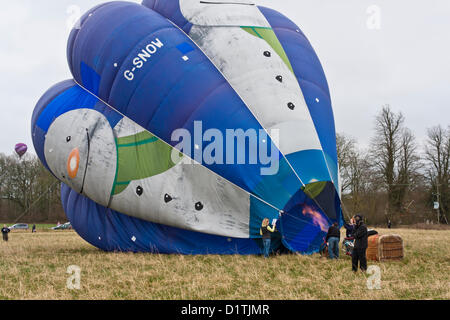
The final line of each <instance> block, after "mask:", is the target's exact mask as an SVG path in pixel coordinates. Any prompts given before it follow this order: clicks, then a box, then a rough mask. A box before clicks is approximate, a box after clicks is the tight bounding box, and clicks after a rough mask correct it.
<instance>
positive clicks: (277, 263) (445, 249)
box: [0, 229, 450, 300]
mask: <svg viewBox="0 0 450 320" xmlns="http://www.w3.org/2000/svg"><path fill="white" fill-rule="evenodd" d="M378 231H379V232H380V233H382V234H385V233H388V232H390V233H398V234H400V235H401V236H402V237H403V239H404V242H405V254H406V257H405V259H404V260H403V261H400V262H389V263H369V265H370V264H377V265H379V266H380V268H381V273H382V274H381V281H382V282H381V290H368V289H367V286H366V280H367V278H368V277H369V275H364V274H362V273H360V272H358V273H357V274H353V273H352V272H351V271H350V269H351V267H350V259H349V258H348V257H342V256H341V259H340V260H338V261H328V260H325V259H321V258H319V256H318V255H312V256H301V255H283V256H274V257H271V258H270V259H269V260H264V259H263V258H261V257H257V256H180V255H153V254H133V253H105V252H102V251H99V250H98V249H96V248H94V247H92V246H91V245H89V244H88V243H86V242H84V241H83V240H82V239H81V238H80V237H79V236H78V235H77V234H76V233H75V232H73V231H56V232H38V233H35V234H31V232H13V233H11V234H10V241H9V242H8V243H5V242H3V241H2V242H1V244H0V245H1V246H0V248H1V249H0V250H1V251H0V299H159V300H162V299H164V300H166V299H195V300H196V299H233V300H234V299H250V300H260V299H277V300H278V299H289V300H297V299H450V272H449V271H450V230H440V231H439V230H431V231H430V230H411V229H393V230H389V231H388V230H383V229H378ZM70 265H78V266H80V267H81V270H82V271H81V289H80V290H69V289H67V288H66V281H67V278H68V277H69V274H67V273H66V270H67V267H68V266H70Z"/></svg>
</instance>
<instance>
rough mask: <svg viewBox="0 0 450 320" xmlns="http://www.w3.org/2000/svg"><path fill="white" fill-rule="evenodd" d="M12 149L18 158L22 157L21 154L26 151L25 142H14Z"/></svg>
mask: <svg viewBox="0 0 450 320" xmlns="http://www.w3.org/2000/svg"><path fill="white" fill-rule="evenodd" d="M14 150H15V151H16V153H17V154H18V155H19V158H22V156H23V155H24V154H25V153H26V152H27V150H28V147H27V145H26V144H25V143H18V144H16V146H15V148H14Z"/></svg>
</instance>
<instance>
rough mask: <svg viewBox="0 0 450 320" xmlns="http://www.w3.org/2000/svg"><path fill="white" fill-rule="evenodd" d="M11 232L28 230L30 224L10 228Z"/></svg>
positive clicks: (18, 224) (20, 224)
mask: <svg viewBox="0 0 450 320" xmlns="http://www.w3.org/2000/svg"><path fill="white" fill-rule="evenodd" d="M8 229H9V230H28V224H26V223H16V224H14V225H12V226H10V227H8Z"/></svg>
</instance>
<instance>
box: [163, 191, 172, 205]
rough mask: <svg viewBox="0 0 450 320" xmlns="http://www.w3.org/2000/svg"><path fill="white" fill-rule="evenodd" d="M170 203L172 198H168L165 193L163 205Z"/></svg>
mask: <svg viewBox="0 0 450 320" xmlns="http://www.w3.org/2000/svg"><path fill="white" fill-rule="evenodd" d="M170 201H172V197H171V196H169V195H168V194H167V193H166V194H165V195H164V202H165V203H168V202H170Z"/></svg>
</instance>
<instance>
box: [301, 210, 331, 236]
mask: <svg viewBox="0 0 450 320" xmlns="http://www.w3.org/2000/svg"><path fill="white" fill-rule="evenodd" d="M302 214H303V215H304V216H305V217H309V218H311V220H312V222H313V224H314V225H316V226H318V227H320V229H321V230H322V231H324V232H328V228H329V227H330V225H329V224H328V221H327V219H326V218H325V217H324V216H323V215H322V214H321V213H320V212H318V211H316V210H314V208H312V207H310V206H308V205H304V206H303V210H302Z"/></svg>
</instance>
